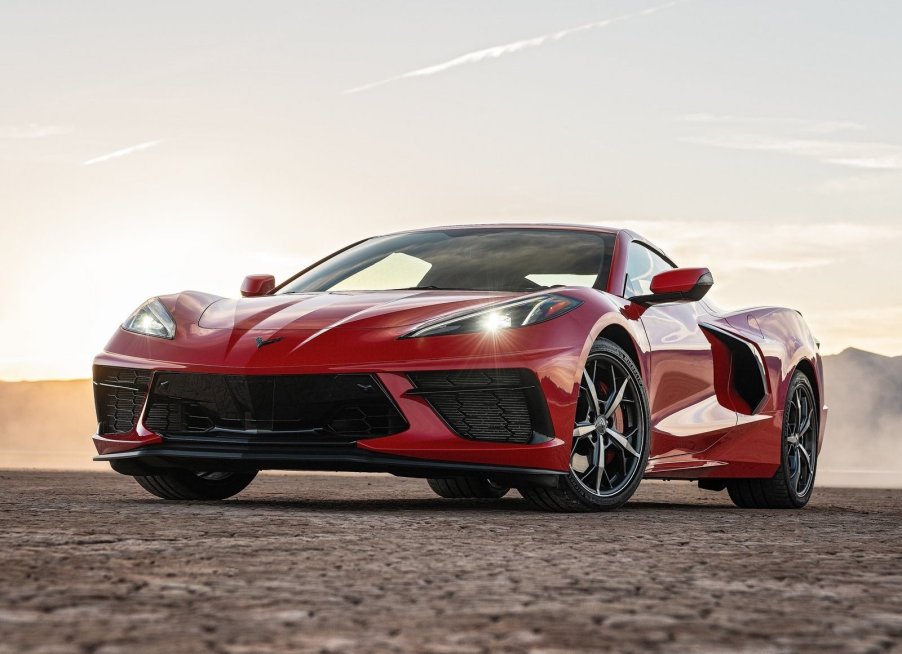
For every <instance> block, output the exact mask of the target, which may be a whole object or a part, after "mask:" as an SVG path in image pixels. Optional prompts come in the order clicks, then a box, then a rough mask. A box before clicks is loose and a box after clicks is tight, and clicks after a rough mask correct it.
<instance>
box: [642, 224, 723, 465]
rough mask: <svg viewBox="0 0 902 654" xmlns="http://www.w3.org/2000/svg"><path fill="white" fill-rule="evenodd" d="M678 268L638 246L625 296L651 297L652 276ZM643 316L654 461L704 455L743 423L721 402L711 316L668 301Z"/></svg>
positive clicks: (700, 308)
mask: <svg viewBox="0 0 902 654" xmlns="http://www.w3.org/2000/svg"><path fill="white" fill-rule="evenodd" d="M674 267H675V266H674V265H673V264H672V263H671V262H669V261H668V260H667V259H666V258H664V257H663V256H662V255H661V254H659V253H658V252H656V251H655V250H654V249H652V248H651V247H649V246H646V245H645V244H643V243H641V242H639V241H632V242H631V243H630V244H629V247H628V251H627V274H626V282H625V285H624V297H625V298H630V297H635V296H638V295H647V294H649V293H650V288H651V280H652V277H654V276H655V275H656V274H658V273H660V272H663V271H665V270H669V269H671V268H674ZM639 313H640V318H639V321H640V322H641V323H642V326H643V328H644V329H645V333H646V335H647V337H648V342H649V348H650V354H649V357H650V366H649V374H648V395H649V404H650V407H651V419H652V428H653V431H654V439H653V441H652V442H653V445H652V451H651V456H652V457H666V456H676V455H680V454H689V453H692V452H699V451H701V450H704V449H706V448H707V447H708V446H710V445H711V444H713V443H714V442H715V441H717V440H718V439H719V438H720V437H721V436H722V435H723V434H724V433H725V432H727V431H729V430H730V429H732V428H733V427H735V426H736V420H737V416H736V412H735V411H733V410H732V409H728V408H726V407H724V406H722V405H721V404H720V403H719V402H718V401H717V395H716V392H715V388H714V363H713V358H712V352H711V343H710V342H709V341H708V339H707V337H706V336H705V334H704V333H703V332H702V330H701V329H700V328H699V321H700V320H704V318H705V317H706V316H707V311H706V309H705V307H704V305H703V304H702V303H701V302H668V303H663V304H655V305H652V306H647V307H640V308H639Z"/></svg>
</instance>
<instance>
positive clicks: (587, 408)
mask: <svg viewBox="0 0 902 654" xmlns="http://www.w3.org/2000/svg"><path fill="white" fill-rule="evenodd" d="M638 397H639V396H638V389H637V387H636V382H635V380H634V379H633V377H632V376H631V375H630V374H629V372H628V371H627V369H626V368H625V367H624V365H623V363H622V362H620V361H618V360H616V359H615V358H613V357H611V356H609V355H607V354H604V353H599V354H596V355H592V356H590V358H589V360H588V361H587V362H586V366H585V368H584V369H583V374H582V380H581V382H580V387H579V401H578V402H577V410H576V423H575V425H574V427H573V446H572V449H571V451H570V471H571V473H572V474H573V476H574V477H575V479H576V481H577V482H578V483H579V484H580V485H581V486H582V487H583V488H584V489H585V490H586V491H588V492H589V493H591V494H592V495H595V496H598V497H610V496H613V495H616V494H617V493H619V492H621V491H622V490H623V489H624V488H625V487H626V486H628V485H629V484H630V482H632V480H633V479H634V478H635V476H636V475H637V474H639V473H641V471H640V470H639V466H640V461H641V460H642V454H641V453H642V452H643V449H644V447H645V441H646V439H647V438H648V423H647V420H646V419H645V416H644V413H643V412H642V410H641V407H640V404H639V399H638Z"/></svg>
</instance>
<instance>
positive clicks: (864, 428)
mask: <svg viewBox="0 0 902 654" xmlns="http://www.w3.org/2000/svg"><path fill="white" fill-rule="evenodd" d="M824 368H825V376H826V379H827V392H826V395H827V404H828V405H829V406H830V413H829V419H828V423H827V437H826V441H825V444H824V449H823V451H822V452H821V460H820V469H819V471H818V483H819V485H823V486H858V487H879V488H889V487H902V437H900V435H899V433H898V432H899V429H898V426H899V425H900V424H902V403H900V402H899V397H900V396H902V357H896V358H889V357H884V356H880V355H877V354H872V353H869V352H863V351H861V350H854V349H849V350H845V351H844V352H842V353H840V354H837V355H832V356H827V357H824ZM95 428H96V421H95V417H94V401H93V397H92V394H91V382H90V381H87V380H74V381H42V382H0V468H43V469H51V470H94V471H106V470H108V469H109V468H108V466H107V465H106V464H101V463H95V462H94V461H92V457H93V456H94V447H93V445H92V444H91V434H93V433H94V431H95Z"/></svg>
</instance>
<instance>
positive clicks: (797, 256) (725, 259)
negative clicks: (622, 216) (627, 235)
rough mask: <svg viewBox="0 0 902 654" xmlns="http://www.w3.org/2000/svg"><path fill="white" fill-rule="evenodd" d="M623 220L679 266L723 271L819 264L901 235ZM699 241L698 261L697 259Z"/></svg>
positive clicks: (872, 229)
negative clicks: (701, 249) (701, 247)
mask: <svg viewBox="0 0 902 654" xmlns="http://www.w3.org/2000/svg"><path fill="white" fill-rule="evenodd" d="M762 224H763V222H760V223H759V222H757V221H748V222H713V221H712V222H708V221H704V222H703V221H634V222H629V221H627V222H626V223H625V224H624V226H625V227H627V228H629V229H632V230H634V231H636V232H638V233H640V234H643V235H644V236H647V237H649V238H652V237H653V240H654V242H655V243H656V244H657V245H659V246H660V247H661V248H663V249H664V251H665V252H667V253H668V254H669V255H670V256H672V257H673V258H674V259H675V260H676V262H677V263H678V264H680V265H703V266H708V267H709V268H711V269H712V270H714V271H717V272H721V273H725V274H727V275H730V274H733V273H737V272H748V271H758V272H779V271H785V270H799V269H804V268H820V267H823V266H827V265H830V264H832V263H834V262H836V261H838V260H840V259H842V258H843V257H844V256H846V254H847V253H848V252H850V251H857V250H860V248H861V246H865V245H868V244H871V243H882V242H886V241H887V240H896V239H902V228H896V227H886V226H878V225H864V224H856V223H818V224H804V223H782V224H777V225H768V227H767V229H762V228H761V225H762ZM699 243H704V244H705V247H704V250H705V252H706V254H705V258H704V261H699V260H698V252H699Z"/></svg>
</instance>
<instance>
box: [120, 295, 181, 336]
mask: <svg viewBox="0 0 902 654" xmlns="http://www.w3.org/2000/svg"><path fill="white" fill-rule="evenodd" d="M122 329H125V330H126V331H130V332H134V333H136V334H144V335H145V336H156V337H157V338H175V321H174V320H173V319H172V316H171V315H169V311H167V310H166V307H164V306H163V303H162V302H160V301H159V300H158V299H157V298H151V299H150V300H148V301H147V302H145V303H144V304H142V305H141V306H140V307H138V308H137V309H135V312H134V313H133V314H132V315H130V316H129V317H128V318H126V320H125V322H124V323H122Z"/></svg>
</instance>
